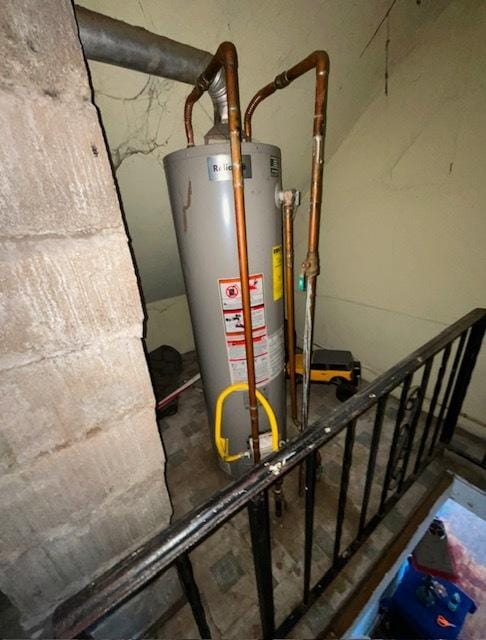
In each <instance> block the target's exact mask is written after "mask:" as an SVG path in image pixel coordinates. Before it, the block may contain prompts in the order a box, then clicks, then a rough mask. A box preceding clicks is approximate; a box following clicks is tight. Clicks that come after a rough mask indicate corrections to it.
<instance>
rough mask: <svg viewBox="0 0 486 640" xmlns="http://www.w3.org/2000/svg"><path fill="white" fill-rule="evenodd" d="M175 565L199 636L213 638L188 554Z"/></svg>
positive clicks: (182, 556)
mask: <svg viewBox="0 0 486 640" xmlns="http://www.w3.org/2000/svg"><path fill="white" fill-rule="evenodd" d="M175 565H176V567H177V573H178V575H179V580H180V582H181V585H182V589H183V591H184V594H185V596H186V598H187V601H188V602H189V606H190V607H191V611H192V615H193V616H194V620H195V621H196V624H197V628H198V630H199V635H200V636H201V638H202V639H203V640H206V638H211V631H210V630H209V625H208V623H207V620H206V614H205V613H204V607H203V603H202V601H201V595H200V593H199V589H198V588H197V584H196V580H195V579H194V573H193V571H192V564H191V561H190V560H189V557H188V555H187V553H184V554H183V555H181V556H179V558H177V560H176V562H175Z"/></svg>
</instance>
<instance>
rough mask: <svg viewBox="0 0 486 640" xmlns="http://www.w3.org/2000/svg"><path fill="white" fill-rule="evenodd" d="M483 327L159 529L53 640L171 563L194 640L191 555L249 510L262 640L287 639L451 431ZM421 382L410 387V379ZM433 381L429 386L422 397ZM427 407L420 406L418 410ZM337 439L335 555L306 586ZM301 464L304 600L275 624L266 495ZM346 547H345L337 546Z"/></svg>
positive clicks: (383, 381) (478, 314)
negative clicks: (346, 537) (361, 474)
mask: <svg viewBox="0 0 486 640" xmlns="http://www.w3.org/2000/svg"><path fill="white" fill-rule="evenodd" d="M485 328H486V310H484V309H476V310H474V311H472V312H471V313H469V314H467V315H466V316H465V317H463V318H462V319H460V320H459V321H457V322H456V323H454V324H453V325H451V326H450V327H448V328H447V329H445V330H444V331H442V333H440V334H439V335H438V336H436V337H435V338H433V339H432V340H430V341H429V342H427V343H426V344H425V345H424V346H422V347H421V348H420V349H418V350H417V351H415V352H414V353H412V354H411V355H410V356H409V357H407V358H405V359H404V360H402V361H401V362H399V363H398V364H397V365H395V366H394V367H392V368H391V369H390V370H389V371H387V372H386V373H385V374H383V375H381V376H379V377H378V378H377V379H376V380H375V381H374V382H372V383H371V384H368V385H366V386H365V387H363V388H362V389H361V390H360V391H359V392H358V393H357V394H356V395H355V396H353V397H352V398H351V399H349V400H348V401H346V402H345V403H344V404H342V405H341V406H339V407H338V408H337V409H335V410H334V411H332V412H331V413H329V414H328V415H327V416H325V417H324V418H323V419H322V420H319V421H317V422H316V423H315V424H313V425H312V426H311V427H310V428H309V429H307V430H306V431H305V432H304V433H303V434H300V435H299V436H298V437H297V438H295V439H294V440H293V441H291V442H289V443H288V444H287V445H285V446H284V447H283V448H282V449H281V450H280V451H279V452H278V453H275V454H272V455H271V456H269V457H268V458H267V459H266V460H265V461H264V462H263V463H261V464H259V465H257V466H255V467H253V468H252V469H251V470H250V471H249V472H248V473H247V474H246V475H245V476H244V477H242V478H241V479H239V480H237V481H236V482H234V483H232V484H231V485H230V486H228V487H227V488H225V489H224V490H223V491H221V492H220V493H218V494H216V495H214V496H213V497H212V498H211V499H210V500H209V501H208V502H207V503H206V504H205V505H203V506H202V507H200V508H198V509H195V510H193V511H192V512H191V513H189V514H188V515H187V516H185V517H184V518H183V519H181V520H180V521H179V522H177V523H175V524H174V525H172V526H171V527H169V528H168V529H165V530H163V531H161V532H160V533H159V534H157V535H156V536H155V537H153V538H152V539H151V540H150V541H149V542H147V543H146V544H144V545H143V546H142V547H140V548H139V549H138V550H137V551H136V552H135V553H132V554H131V555H130V556H129V557H127V558H125V559H124V560H122V561H121V562H119V563H118V564H117V565H116V566H115V567H114V568H113V569H111V570H110V571H108V572H107V573H105V574H104V575H102V576H101V577H100V578H99V579H98V580H96V581H95V582H93V583H91V584H90V585H89V586H88V587H87V588H85V589H84V590H83V591H81V592H79V593H78V594H76V595H75V596H73V597H72V598H70V599H69V600H67V601H65V602H64V603H63V604H61V605H60V606H59V607H58V608H57V609H56V611H55V614H54V619H53V622H54V632H55V635H56V637H75V636H77V637H80V636H83V637H89V631H90V627H93V626H94V625H95V623H97V622H98V621H100V620H101V618H102V617H103V616H105V615H106V614H108V613H110V612H111V611H113V610H114V609H115V608H116V607H118V606H120V605H121V604H122V603H123V602H125V601H126V600H127V599H129V598H130V597H131V596H133V595H134V594H135V593H137V592H138V591H139V590H140V589H142V588H143V587H144V586H145V585H146V584H147V583H148V582H149V581H150V580H152V579H153V578H155V577H156V576H158V575H160V574H161V573H163V572H164V571H165V570H167V569H168V568H169V567H170V566H172V565H175V566H176V567H177V570H178V572H179V576H180V578H181V584H182V585H183V588H184V590H185V593H186V595H187V598H188V601H189V603H190V606H191V608H192V612H193V615H194V618H195V621H196V623H197V625H198V629H199V632H200V634H201V637H203V638H209V637H210V628H209V625H208V623H207V619H206V615H205V612H204V607H203V603H202V599H201V597H200V593H199V589H198V586H197V584H196V580H195V578H194V574H193V571H192V566H191V561H190V558H189V553H190V552H191V551H192V550H193V549H194V548H195V547H197V546H199V545H201V544H202V543H203V542H204V541H205V540H206V539H207V538H208V537H209V536H211V535H212V534H213V533H215V532H216V531H217V530H218V529H219V528H220V527H221V526H222V525H223V524H224V523H226V522H227V521H229V520H230V519H232V518H233V517H234V516H235V515H236V514H238V513H239V512H240V511H242V510H243V509H245V508H246V509H247V511H248V518H249V527H250V534H251V546H252V551H253V560H254V569H255V578H256V591H257V594H258V602H259V609H260V621H261V627H262V631H261V637H263V638H272V637H285V636H286V635H287V634H288V633H289V632H290V630H291V629H292V628H293V627H294V626H295V624H296V623H297V622H298V620H299V619H300V618H301V617H302V615H303V614H304V613H305V612H306V611H307V610H308V609H309V607H310V606H311V605H312V604H313V602H314V601H315V600H316V598H317V597H318V596H319V595H320V594H321V593H322V592H323V591H324V589H325V588H326V587H327V586H328V585H329V583H330V582H331V580H333V578H335V577H336V576H337V574H338V573H339V572H340V571H341V570H342V568H343V567H344V566H345V565H346V563H347V562H348V561H349V559H350V558H351V556H352V555H353V554H354V553H355V552H356V551H357V550H358V548H359V547H360V546H361V545H362V543H363V542H364V541H365V540H366V539H367V538H368V537H369V535H370V533H371V532H372V531H373V530H374V529H375V528H376V526H377V525H378V524H379V522H380V521H381V520H382V519H383V517H384V516H385V515H386V514H387V513H388V512H389V511H390V510H391V509H392V508H393V506H394V505H395V504H396V502H397V501H398V500H399V499H400V497H401V495H403V493H404V492H405V491H406V490H407V489H408V488H409V487H410V485H411V484H412V483H413V482H414V480H415V479H416V477H417V475H418V474H419V473H421V471H422V470H423V469H424V468H425V467H426V466H427V465H428V463H429V462H430V461H431V459H432V458H433V457H434V456H435V454H436V453H437V452H438V451H440V450H442V449H443V448H444V446H445V445H447V443H448V442H450V441H451V438H452V436H453V434H454V429H455V426H456V424H457V420H458V417H459V415H460V412H461V407H462V404H463V401H464V398H465V396H466V392H467V389H468V386H469V382H470V380H471V375H472V372H473V369H474V366H475V363H476V358H477V356H478V353H479V351H480V348H481V343H482V339H483V336H484V332H485ZM415 376H418V377H419V379H420V381H419V384H418V385H414V378H415ZM431 379H435V383H434V384H433V386H432V387H431V393H429V394H428V397H429V398H430V400H426V394H427V391H428V389H429V383H430V381H431ZM395 390H396V391H398V393H399V400H398V407H397V409H396V411H393V412H392V413H393V416H394V420H393V423H392V424H391V425H390V428H389V430H390V431H391V432H392V433H390V434H388V435H389V436H390V440H391V443H390V446H389V449H388V455H387V462H386V468H385V471H384V475H383V484H382V486H381V491H380V494H379V495H380V498H379V500H378V505H377V508H376V509H374V510H373V512H372V513H370V496H371V491H372V486H373V483H374V481H375V479H376V464H377V453H378V448H379V446H380V443H381V442H382V439H383V438H382V436H383V435H384V431H386V430H388V426H386V428H385V429H384V425H385V416H386V412H387V406H388V405H389V404H390V405H392V404H396V400H395V398H394V396H393V395H392V394H393V392H394V391H395ZM426 404H428V407H426V406H425V405H426ZM369 410H374V411H375V413H374V421H373V429H372V434H371V441H370V446H369V453H368V459H367V465H366V475H365V479H364V486H363V494H362V501H361V508H360V512H359V517H358V521H357V530H356V534H355V536H354V538H353V540H352V541H351V542H350V543H349V541H348V543H347V544H346V545H344V544H343V523H344V518H345V513H346V502H347V496H348V488H349V482H350V473H351V468H352V464H353V449H354V446H355V437H356V428H357V424H358V419H359V418H360V416H363V414H365V413H366V412H368V411H369ZM340 433H343V435H344V451H343V459H342V471H341V479H340V486H339V492H338V506H337V513H336V516H335V517H336V526H335V536H334V544H333V552H332V558H331V564H330V567H329V568H328V569H327V570H326V571H325V573H324V574H323V575H322V576H321V577H320V578H319V579H318V580H317V581H316V582H315V584H312V582H311V569H312V567H313V536H314V529H315V526H316V522H315V506H316V475H317V468H318V464H319V462H318V455H319V454H318V451H319V449H322V451H324V449H323V447H324V446H325V445H326V444H328V443H329V442H330V441H331V440H333V439H335V438H336V437H337V436H338V434H340ZM300 464H304V465H305V498H304V545H303V549H302V558H303V583H302V597H301V599H300V602H299V604H298V605H297V606H296V607H295V608H294V610H293V611H292V612H291V613H290V614H289V615H288V616H287V617H286V618H285V619H284V621H283V622H282V623H281V624H280V625H279V626H278V628H276V625H275V606H274V592H273V581H272V558H271V555H272V547H271V527H270V515H269V505H268V491H269V489H271V488H272V487H273V486H274V485H275V483H278V482H280V481H281V480H282V478H283V477H284V476H286V475H287V474H288V473H289V472H290V471H291V470H292V469H294V468H295V467H297V465H300ZM343 546H344V548H343Z"/></svg>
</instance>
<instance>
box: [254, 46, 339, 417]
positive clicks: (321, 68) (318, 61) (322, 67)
mask: <svg viewBox="0 0 486 640" xmlns="http://www.w3.org/2000/svg"><path fill="white" fill-rule="evenodd" d="M311 69H315V70H316V93H315V102H314V125H313V148H312V169H311V188H310V211H309V237H308V245H307V255H306V258H305V260H304V262H303V263H302V270H303V274H304V275H305V277H306V279H307V293H306V304H305V325H304V341H303V342H304V344H303V347H304V348H303V352H304V353H303V359H304V380H303V393H302V418H301V422H302V429H305V428H306V427H307V421H308V415H309V398H310V365H311V355H312V337H313V335H312V334H313V328H314V315H315V304H316V280H317V276H318V274H319V253H318V252H319V226H320V216H321V200H322V175H323V167H324V125H325V110H326V100H327V85H328V76H329V57H328V55H327V53H326V52H325V51H314V52H313V53H311V54H310V55H309V56H307V58H304V60H302V61H301V62H299V63H298V64H296V65H295V66H294V67H291V68H290V69H289V70H288V71H284V72H283V73H281V74H280V75H278V76H277V77H276V78H275V80H274V81H273V82H271V83H269V84H267V85H266V86H265V87H263V88H262V89H260V91H258V92H257V93H256V94H255V96H254V97H253V98H252V99H251V100H250V103H249V104H248V107H247V110H246V113H245V136H246V139H247V140H251V135H252V129H251V119H252V116H253V113H254V112H255V109H256V108H257V106H258V105H259V104H260V103H261V102H262V101H263V100H265V98H268V97H269V96H271V95H272V94H273V93H275V91H277V90H278V89H283V88H285V87H287V86H288V85H289V84H290V83H291V82H293V81H294V80H295V79H296V78H298V77H299V76H301V75H303V74H304V73H306V72H307V71H310V70H311Z"/></svg>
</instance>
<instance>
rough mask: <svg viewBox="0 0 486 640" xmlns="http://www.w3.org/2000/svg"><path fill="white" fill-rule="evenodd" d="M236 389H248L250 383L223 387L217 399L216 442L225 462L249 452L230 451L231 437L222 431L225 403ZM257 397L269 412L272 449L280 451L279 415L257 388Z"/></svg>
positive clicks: (266, 411)
mask: <svg viewBox="0 0 486 640" xmlns="http://www.w3.org/2000/svg"><path fill="white" fill-rule="evenodd" d="M236 391H248V384H247V383H246V382H239V383H237V384H232V385H230V386H229V387H226V389H223V391H221V393H220V394H219V396H218V399H217V400H216V412H215V416H214V442H215V444H216V449H217V451H218V453H219V456H220V458H222V460H224V461H225V462H234V461H235V460H239V459H240V458H242V457H243V456H245V455H247V452H246V451H244V452H242V453H235V454H230V453H229V439H228V438H224V437H223V435H222V433H221V431H222V425H223V405H224V402H225V400H226V398H228V396H230V395H231V394H232V393H235V392H236ZM256 397H257V400H258V402H259V403H260V404H261V405H262V407H263V409H264V411H265V413H266V414H267V418H268V421H269V423H270V430H271V432H272V451H278V449H279V433H278V424H277V417H276V416H275V411H274V410H273V408H272V405H271V404H270V403H269V402H268V400H267V399H266V398H265V396H264V395H263V394H262V393H261V392H260V391H258V389H257V390H256Z"/></svg>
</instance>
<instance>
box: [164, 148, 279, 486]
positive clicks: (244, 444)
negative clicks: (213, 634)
mask: <svg viewBox="0 0 486 640" xmlns="http://www.w3.org/2000/svg"><path fill="white" fill-rule="evenodd" d="M242 154H243V165H244V177H245V208H246V223H247V238H248V256H249V272H250V286H251V301H252V324H253V344H254V350H255V368H256V376H257V388H258V390H259V391H261V392H262V393H263V395H264V396H265V397H266V398H267V400H268V401H269V402H270V404H271V405H272V407H273V409H274V411H275V413H276V416H277V420H278V424H279V429H280V439H281V440H284V439H285V437H286V433H285V376H284V365H285V363H284V312H283V295H284V292H283V253H282V218H281V211H280V206H279V205H278V192H279V191H280V190H281V170H280V165H281V156H280V150H279V149H278V148H277V147H274V146H271V145H267V144H255V143H242ZM164 167H165V173H166V177H167V184H168V188H169V196H170V203H171V208H172V215H173V218H174V225H175V230H176V235H177V242H178V246H179V254H180V258H181V263H182V271H183V274H184V281H185V285H186V291H187V297H188V301H189V309H190V313H191V320H192V327H193V331H194V337H195V342H196V350H197V354H198V358H199V365H200V370H201V376H202V381H203V385H204V393H205V399H206V407H207V413H208V418H209V426H210V437H211V440H212V441H213V445H214V411H215V405H216V400H217V398H218V396H219V394H220V393H221V392H222V391H223V390H224V389H226V387H228V386H229V385H232V384H234V383H237V382H247V373H246V357H245V343H244V336H243V313H242V308H241V306H242V305H241V287H240V281H239V267H238V253H237V242H236V226H235V214H234V201H233V186H232V176H231V156H230V148H229V142H222V143H217V144H209V145H203V146H196V147H190V148H187V149H181V150H180V151H175V152H174V153H171V154H169V155H168V156H166V157H165V158H164ZM259 425H260V432H265V431H268V430H269V428H270V427H269V423H268V420H267V417H266V415H265V412H264V411H263V410H262V408H261V407H260V408H259ZM223 436H224V437H226V438H229V452H230V453H239V452H241V451H245V450H247V449H248V439H249V436H250V417H249V412H248V394H247V393H246V392H237V393H235V394H233V395H231V396H229V397H228V399H227V400H226V402H225V405H224V413H223ZM216 455H217V454H216ZM220 463H221V465H222V467H223V468H224V469H225V471H227V472H228V473H230V474H231V475H232V476H234V477H238V476H239V475H241V474H242V473H243V472H244V471H246V470H247V469H248V467H249V466H251V464H252V462H251V460H250V459H248V458H242V459H240V460H238V461H235V462H232V463H223V462H221V461H220Z"/></svg>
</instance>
